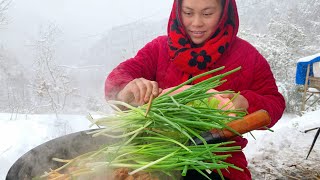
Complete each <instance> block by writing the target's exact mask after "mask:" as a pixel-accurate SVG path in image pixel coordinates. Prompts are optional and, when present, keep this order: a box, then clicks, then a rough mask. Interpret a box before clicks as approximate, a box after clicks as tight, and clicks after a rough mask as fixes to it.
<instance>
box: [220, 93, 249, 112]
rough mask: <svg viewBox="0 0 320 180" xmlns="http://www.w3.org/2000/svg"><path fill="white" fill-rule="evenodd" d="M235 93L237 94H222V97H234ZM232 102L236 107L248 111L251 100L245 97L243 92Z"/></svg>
mask: <svg viewBox="0 0 320 180" xmlns="http://www.w3.org/2000/svg"><path fill="white" fill-rule="evenodd" d="M235 95H237V94H235V93H231V94H221V96H222V97H224V98H229V99H232V98H233V97H234V96H235ZM232 103H233V106H234V108H235V109H240V110H243V111H246V110H247V109H248V108H249V102H248V100H247V98H245V97H244V96H242V95H241V94H239V95H237V97H236V98H235V99H234V100H233V101H232Z"/></svg>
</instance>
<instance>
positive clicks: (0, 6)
mask: <svg viewBox="0 0 320 180" xmlns="http://www.w3.org/2000/svg"><path fill="white" fill-rule="evenodd" d="M10 3H11V0H0V26H1V25H4V24H6V23H7V18H6V16H5V13H6V12H7V10H8V8H9V5H10Z"/></svg>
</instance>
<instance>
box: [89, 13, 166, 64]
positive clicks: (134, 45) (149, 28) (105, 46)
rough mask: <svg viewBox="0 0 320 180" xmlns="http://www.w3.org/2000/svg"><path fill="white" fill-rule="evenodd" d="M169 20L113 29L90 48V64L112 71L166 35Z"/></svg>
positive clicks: (133, 24)
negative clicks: (153, 41)
mask: <svg viewBox="0 0 320 180" xmlns="http://www.w3.org/2000/svg"><path fill="white" fill-rule="evenodd" d="M166 31H167V19H163V20H161V21H149V22H145V21H142V22H135V23H131V24H127V25H123V26H117V27H114V28H112V29H111V30H110V31H109V32H108V33H107V35H106V36H105V37H103V38H102V39H101V40H100V41H98V42H97V43H95V44H94V45H93V46H92V48H90V50H89V53H88V54H87V56H89V57H90V58H89V59H90V61H89V62H87V63H88V64H100V65H105V66H106V67H107V69H108V70H112V69H113V68H114V67H115V66H117V65H118V64H119V63H120V62H122V61H124V60H126V59H128V58H130V57H133V56H134V55H135V54H136V53H137V51H138V50H139V49H140V48H142V47H143V46H144V45H145V44H146V43H148V42H149V41H151V40H152V39H154V38H155V37H157V36H159V35H164V34H166Z"/></svg>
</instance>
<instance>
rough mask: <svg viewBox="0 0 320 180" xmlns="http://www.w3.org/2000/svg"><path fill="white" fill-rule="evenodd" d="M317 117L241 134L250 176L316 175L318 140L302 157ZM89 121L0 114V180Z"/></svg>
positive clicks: (74, 117)
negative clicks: (28, 154)
mask: <svg viewBox="0 0 320 180" xmlns="http://www.w3.org/2000/svg"><path fill="white" fill-rule="evenodd" d="M319 117H320V110H319V111H314V112H311V113H307V114H305V115H304V116H302V117H299V116H295V115H290V114H285V115H284V116H283V118H282V119H281V120H280V121H279V122H278V123H277V124H276V125H275V126H274V127H273V128H272V129H273V130H274V131H275V132H269V131H254V132H253V135H254V136H255V138H256V140H254V139H253V138H252V137H251V136H249V135H245V136H246V137H247V138H248V139H249V144H248V146H247V147H246V148H245V150H244V151H245V153H246V155H247V158H248V161H249V167H250V170H251V172H252V175H253V179H290V177H291V179H316V176H318V178H320V165H319V164H320V163H319V162H320V140H318V142H316V145H315V147H314V149H313V151H312V152H311V154H310V156H309V158H308V160H306V155H307V153H308V150H309V148H310V146H311V143H312V140H313V138H314V136H315V133H316V131H310V132H308V133H304V130H307V129H310V128H314V127H320V119H318V118H319ZM10 118H11V120H10ZM89 124H90V123H89V121H88V120H87V119H86V118H85V116H80V115H63V116H59V119H58V120H57V118H56V116H55V115H28V116H26V115H18V116H13V117H11V114H4V113H2V114H0V180H2V179H5V177H6V174H7V171H8V170H9V168H10V167H11V165H12V164H13V163H14V162H15V161H16V160H17V159H18V158H19V157H20V156H21V155H23V154H24V153H26V152H27V151H29V150H30V149H32V148H33V147H35V146H37V145H39V144H42V143H44V142H46V141H48V140H51V139H54V138H56V137H59V136H62V135H65V134H68V133H72V132H77V131H81V130H85V129H88V126H89ZM318 139H320V137H319V138H318ZM316 173H318V175H317V174H316ZM312 175H313V177H312ZM307 176H310V178H308V177H307Z"/></svg>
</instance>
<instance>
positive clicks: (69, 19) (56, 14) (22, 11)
mask: <svg viewBox="0 0 320 180" xmlns="http://www.w3.org/2000/svg"><path fill="white" fill-rule="evenodd" d="M172 1H173V0H116V1H114V0H27V1H26V0H13V3H12V5H11V7H10V10H9V17H10V21H11V22H10V23H13V24H18V23H19V24H20V25H26V26H33V25H35V26H37V25H38V24H39V23H44V22H46V21H51V22H54V23H56V24H58V25H59V26H61V27H62V29H65V30H67V31H70V30H74V31H75V32H74V33H75V34H95V33H101V32H103V31H106V30H108V29H109V28H110V27H112V26H117V25H121V24H126V23H130V22H133V21H137V20H140V19H155V20H157V19H161V18H166V17H168V16H169V13H170V10H171V6H172Z"/></svg>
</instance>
